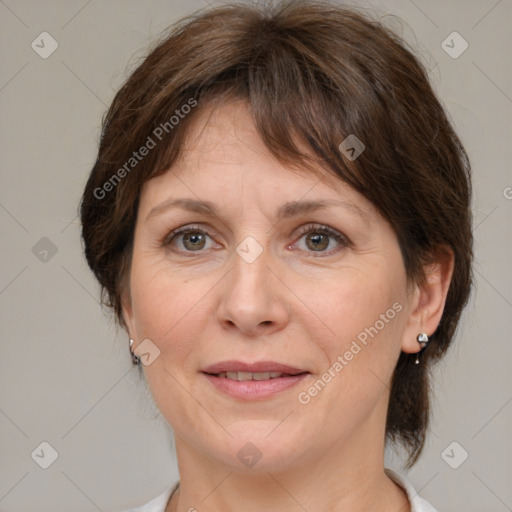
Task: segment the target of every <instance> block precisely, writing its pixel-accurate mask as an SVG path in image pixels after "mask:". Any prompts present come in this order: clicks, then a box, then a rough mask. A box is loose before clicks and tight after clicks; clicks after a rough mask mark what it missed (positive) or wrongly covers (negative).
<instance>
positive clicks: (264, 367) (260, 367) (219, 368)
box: [202, 361, 308, 382]
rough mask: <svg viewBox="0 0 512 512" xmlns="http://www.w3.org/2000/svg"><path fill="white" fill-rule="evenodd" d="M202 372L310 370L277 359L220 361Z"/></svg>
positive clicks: (289, 371)
mask: <svg viewBox="0 0 512 512" xmlns="http://www.w3.org/2000/svg"><path fill="white" fill-rule="evenodd" d="M202 372H203V373H209V374H219V373H221V372H250V373H265V372H281V373H287V374H288V375H298V374H299V373H307V372H308V371H307V370H305V369H303V368H302V369H301V368H294V367H293V366H289V365H287V364H283V363H278V362H275V361H257V362H255V363H244V362H242V361H221V362H219V363H215V364H212V365H210V366H207V367H206V368H204V369H203V370H202ZM262 382H263V381H262Z"/></svg>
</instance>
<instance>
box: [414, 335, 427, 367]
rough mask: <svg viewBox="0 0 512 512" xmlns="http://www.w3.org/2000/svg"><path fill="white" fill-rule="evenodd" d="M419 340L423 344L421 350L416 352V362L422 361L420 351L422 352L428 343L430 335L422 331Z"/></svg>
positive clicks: (417, 338)
mask: <svg viewBox="0 0 512 512" xmlns="http://www.w3.org/2000/svg"><path fill="white" fill-rule="evenodd" d="M416 340H417V342H418V343H419V344H420V345H422V347H421V349H420V351H419V352H417V353H416V361H415V364H419V362H420V352H422V351H423V350H424V349H425V347H426V346H427V343H428V336H427V335H426V334H425V333H424V332H420V333H419V334H418V336H417V337H416Z"/></svg>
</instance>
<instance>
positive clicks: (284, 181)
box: [141, 101, 372, 211]
mask: <svg viewBox="0 0 512 512" xmlns="http://www.w3.org/2000/svg"><path fill="white" fill-rule="evenodd" d="M300 149H301V151H303V152H304V153H308V154H309V155H311V156H313V157H314V155H312V153H311V151H310V150H308V149H307V148H304V146H302V147H300ZM170 196H172V197H170ZM185 196H186V197H188V198H194V196H195V199H196V200H198V201H200V200H201V199H204V200H207V199H211V198H212V197H214V198H216V200H217V201H218V202H221V203H225V204H226V205H229V204H235V203H238V202H240V201H241V200H242V199H243V200H244V201H245V202H246V203H247V204H248V203H250V202H251V198H252V200H254V201H255V200H258V201H259V202H260V204H261V205H264V204H265V203H268V204H270V203H277V202H280V203H285V202H288V203H290V202H292V201H299V200H302V199H304V200H316V199H319V198H322V199H323V200H327V201H329V200H334V199H340V198H341V199H342V200H344V201H346V202H347V203H349V202H350V203H359V207H360V208H361V209H362V210H364V211H367V210H371V209H372V205H371V203H370V202H369V201H368V200H366V199H365V198H364V197H363V196H362V195H360V194H358V193H357V192H356V191H355V190H354V189H353V188H352V187H349V186H348V185H347V184H346V183H345V182H343V181H342V180H341V178H339V177H336V176H334V175H333V171H332V170H330V169H328V168H327V166H326V165H325V164H323V163H321V162H318V166H316V167H315V169H313V170H312V169H309V168H306V167H301V166H300V165H298V164H297V165H296V166H294V167H293V168H292V167H290V166H288V165H286V164H284V163H282V162H280V161H278V160H277V159H276V158H275V157H274V156H273V155H272V153H271V152H270V150H269V149H268V148H267V147H266V145H265V143H264V141H263V140H262V138H261V136H260V134H259V132H258V130H257V128H256V126H255V124H254V120H253V117H252V114H251V112H250V109H249V107H248V105H247V103H246V102H244V101H230V102H226V103H223V104H221V105H217V106H216V107H203V108H202V109H201V110H199V111H197V113H196V116H195V117H194V119H193V120H192V122H191V123H190V125H189V127H188V131H187V134H186V137H185V141H184V144H183V147H182V149H181V152H180V157H179V159H178V160H177V161H176V162H175V163H174V164H173V166H172V167H171V168H170V169H169V170H168V171H167V172H165V173H163V174H161V175H159V176H157V177H155V178H152V179H151V180H149V181H148V182H146V183H145V184H144V188H143V194H142V197H141V207H142V208H143V209H145V210H149V209H150V207H154V205H155V204H158V203H160V202H162V201H165V200H168V199H171V200H172V199H173V198H176V197H185ZM277 206H279V205H277Z"/></svg>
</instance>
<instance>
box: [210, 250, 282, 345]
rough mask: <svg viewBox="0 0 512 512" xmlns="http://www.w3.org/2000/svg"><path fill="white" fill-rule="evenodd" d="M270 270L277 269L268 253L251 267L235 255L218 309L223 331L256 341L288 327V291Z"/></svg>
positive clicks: (274, 272) (277, 276)
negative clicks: (239, 334) (235, 332)
mask: <svg viewBox="0 0 512 512" xmlns="http://www.w3.org/2000/svg"><path fill="white" fill-rule="evenodd" d="M269 264H270V266H269ZM271 267H274V268H277V266H276V265H273V264H272V262H271V261H270V258H269V257H268V250H264V251H263V253H262V254H260V256H259V257H258V258H257V259H256V260H255V261H253V262H251V263H248V262H247V261H245V260H244V259H243V258H242V257H240V256H239V255H238V254H235V256H234V266H233V269H232V270H231V272H229V273H228V274H227V275H226V277H225V280H224V288H223V289H222V297H221V299H220V303H219V308H218V319H219V322H220V323H221V325H222V327H223V328H224V329H227V330H231V331H239V332H241V333H243V334H244V335H246V336H250V337H256V336H258V335H270V334H272V333H274V332H277V331H279V330H281V329H283V327H284V326H285V325H286V324H287V323H288V319H289V310H290V308H289V302H288V301H287V296H288V295H289V294H290V291H289V290H288V289H287V287H286V285H285V284H284V282H283V280H282V277H280V276H279V274H278V272H277V271H276V270H274V269H273V268H271Z"/></svg>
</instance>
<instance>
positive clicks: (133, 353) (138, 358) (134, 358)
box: [129, 338, 140, 364]
mask: <svg viewBox="0 0 512 512" xmlns="http://www.w3.org/2000/svg"><path fill="white" fill-rule="evenodd" d="M129 345H130V354H131V355H132V363H133V364H139V363H140V357H139V356H137V355H135V352H134V351H133V348H132V345H133V340H132V339H131V338H130V341H129Z"/></svg>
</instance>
